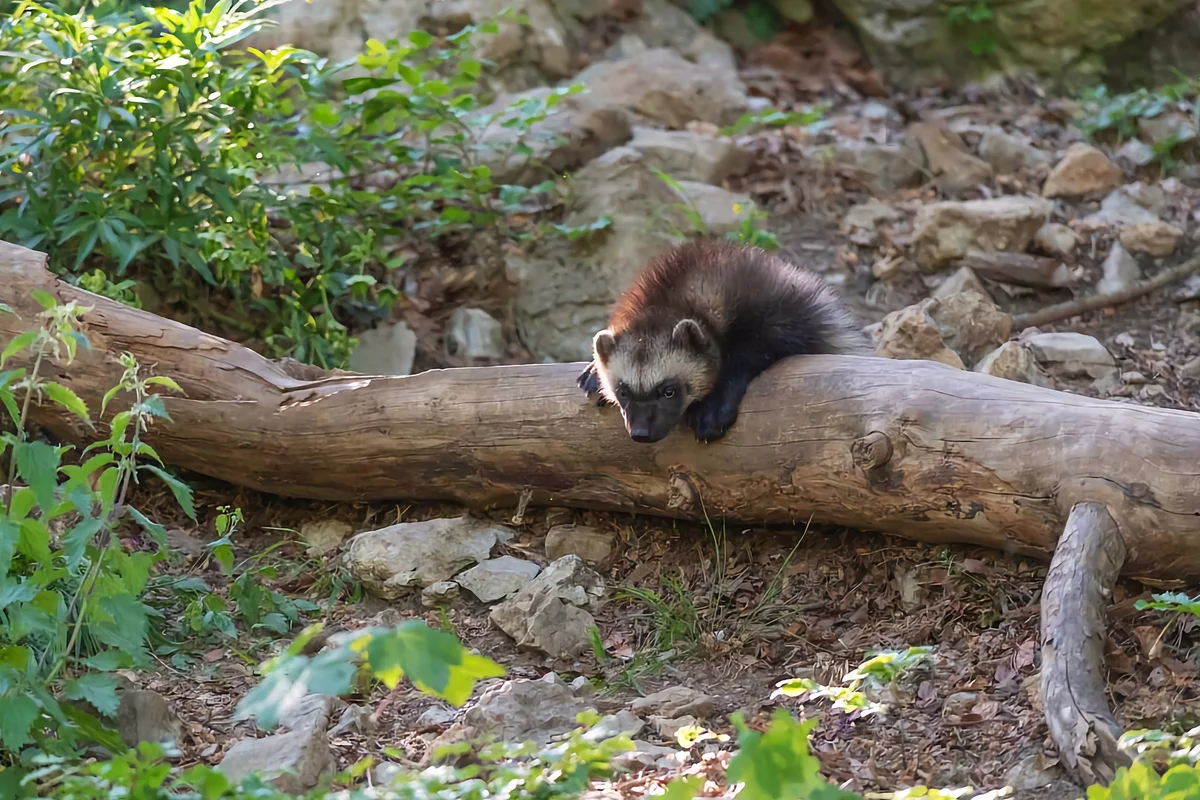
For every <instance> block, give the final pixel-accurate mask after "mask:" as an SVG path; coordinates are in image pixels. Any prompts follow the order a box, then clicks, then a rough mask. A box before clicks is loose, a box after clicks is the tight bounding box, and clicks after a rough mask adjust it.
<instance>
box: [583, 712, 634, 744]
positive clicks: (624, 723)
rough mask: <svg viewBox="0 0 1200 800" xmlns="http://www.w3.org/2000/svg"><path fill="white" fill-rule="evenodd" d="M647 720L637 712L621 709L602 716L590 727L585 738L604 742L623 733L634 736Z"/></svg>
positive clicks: (630, 736)
mask: <svg viewBox="0 0 1200 800" xmlns="http://www.w3.org/2000/svg"><path fill="white" fill-rule="evenodd" d="M645 727H646V722H645V721H644V720H643V719H642V718H641V717H639V716H637V715H636V714H633V713H631V712H629V711H625V710H621V711H618V712H617V713H616V714H609V715H608V716H606V717H602V718H601V719H600V721H599V722H597V723H596V724H595V725H593V726H592V727H591V728H589V729H588V732H587V733H586V734H585V738H586V739H589V740H590V741H593V742H602V741H604V740H605V739H611V738H613V737H614V736H620V735H622V734H624V735H626V736H628V737H629V738H631V739H632V738H633V737H634V736H637V735H638V734H639V733H641V732H642V729H643V728H645Z"/></svg>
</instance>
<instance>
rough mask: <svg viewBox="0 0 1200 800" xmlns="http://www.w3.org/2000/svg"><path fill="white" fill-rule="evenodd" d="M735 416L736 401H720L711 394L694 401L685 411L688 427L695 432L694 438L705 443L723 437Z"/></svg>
mask: <svg viewBox="0 0 1200 800" xmlns="http://www.w3.org/2000/svg"><path fill="white" fill-rule="evenodd" d="M737 418H738V407H737V404H736V403H729V402H725V401H722V400H721V399H720V398H718V397H714V396H713V395H709V396H708V397H706V398H704V399H703V400H701V401H700V402H698V403H696V404H695V405H693V406H692V407H691V408H689V409H688V412H687V423H688V427H690V428H691V429H692V433H694V434H696V439H698V440H699V441H701V442H704V443H705V444H708V443H710V442H715V441H717V440H718V439H720V438H721V437H723V436H724V435H725V433H726V432H727V431H728V430H729V429H730V428H731V427H733V423H735V422H737Z"/></svg>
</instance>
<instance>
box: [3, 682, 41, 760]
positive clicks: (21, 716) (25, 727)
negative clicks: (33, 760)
mask: <svg viewBox="0 0 1200 800" xmlns="http://www.w3.org/2000/svg"><path fill="white" fill-rule="evenodd" d="M39 716H41V709H40V708H38V704H37V701H35V700H34V699H33V698H32V697H30V696H29V695H27V694H23V693H22V694H16V693H11V692H10V693H9V694H6V695H3V696H0V744H3V746H4V749H5V750H7V751H9V752H10V753H15V752H17V751H19V750H20V749H21V748H22V747H24V746H25V745H26V744H28V743H29V732H30V729H32V728H33V723H34V722H36V721H37V718H38V717H39Z"/></svg>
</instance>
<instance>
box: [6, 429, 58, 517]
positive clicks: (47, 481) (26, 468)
mask: <svg viewBox="0 0 1200 800" xmlns="http://www.w3.org/2000/svg"><path fill="white" fill-rule="evenodd" d="M16 456H17V474H19V475H20V476H21V477H22V478H24V479H25V482H26V483H27V484H29V488H30V489H33V493H34V494H35V495H36V496H37V502H38V507H39V508H41V509H42V510H43V511H49V510H50V509H51V508H53V507H54V504H55V502H56V501H55V492H56V490H57V489H58V464H59V457H58V450H57V449H56V448H54V447H53V446H51V445H49V444H47V443H46V442H38V441H34V442H21V443H20V444H18V445H17V446H16Z"/></svg>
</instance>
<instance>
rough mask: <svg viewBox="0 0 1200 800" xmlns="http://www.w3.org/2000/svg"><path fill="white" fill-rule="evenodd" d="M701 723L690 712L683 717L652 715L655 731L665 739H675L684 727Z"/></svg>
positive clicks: (651, 723)
mask: <svg viewBox="0 0 1200 800" xmlns="http://www.w3.org/2000/svg"><path fill="white" fill-rule="evenodd" d="M698 723H699V720H697V719H696V718H695V717H693V716H692V715H690V714H687V715H684V716H682V717H651V718H650V725H651V726H652V727H653V728H654V732H655V733H657V734H658V735H659V737H661V738H663V739H670V740H672V741H674V739H675V736H676V734H678V733H679V732H680V731H681V730H683V729H684V728H690V727H692V726H693V725H696V724H698Z"/></svg>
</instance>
